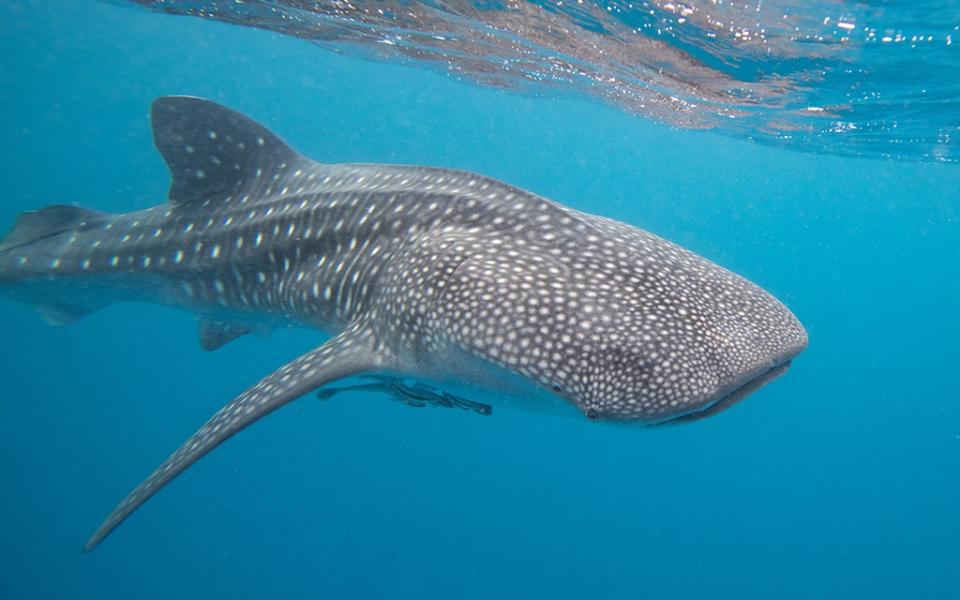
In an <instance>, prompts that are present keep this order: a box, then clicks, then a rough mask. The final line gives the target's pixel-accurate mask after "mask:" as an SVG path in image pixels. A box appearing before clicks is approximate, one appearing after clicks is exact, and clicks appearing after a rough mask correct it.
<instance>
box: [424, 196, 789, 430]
mask: <svg viewBox="0 0 960 600" xmlns="http://www.w3.org/2000/svg"><path fill="white" fill-rule="evenodd" d="M577 216H578V217H580V218H583V219H584V220H587V219H590V220H589V221H587V224H588V225H589V226H590V227H592V228H593V229H592V232H594V233H591V230H590V229H587V231H586V232H585V233H583V234H581V235H580V236H579V237H574V236H570V237H569V238H567V239H566V240H564V241H565V244H566V245H565V246H562V247H561V248H560V250H553V251H551V250H549V249H548V250H541V251H538V252H533V251H531V250H529V249H528V250H525V251H518V250H516V249H509V250H507V251H503V252H498V253H496V254H486V253H485V254H484V257H483V259H482V260H480V259H477V260H473V261H469V262H467V263H464V264H463V265H461V266H460V267H459V268H458V269H457V275H456V277H455V281H453V282H451V283H450V284H448V285H447V289H446V291H445V292H444V294H443V296H442V298H443V300H444V301H443V302H442V303H441V304H442V305H443V306H442V308H441V309H440V312H441V313H443V314H444V317H443V319H441V321H442V322H444V323H445V330H446V331H447V332H448V334H449V335H452V336H453V337H454V339H457V340H458V341H459V343H460V345H461V346H465V347H466V348H467V349H469V350H470V351H472V352H473V353H475V354H479V355H481V356H483V357H485V358H487V359H488V360H491V361H492V362H494V363H496V364H498V365H501V366H504V367H507V368H508V369H509V370H511V371H513V372H515V373H517V374H519V375H521V376H522V377H524V378H526V379H527V380H529V381H533V382H536V383H537V384H538V385H539V386H541V387H542V388H545V389H547V390H549V391H551V392H553V393H554V394H555V395H558V396H560V397H562V398H564V399H566V400H567V401H568V402H569V403H571V404H573V405H574V406H575V407H576V408H577V409H578V410H579V412H581V413H582V414H583V415H585V416H586V417H588V418H589V419H591V420H599V421H631V422H638V423H643V424H660V423H666V422H677V421H686V420H692V419H696V418H700V417H704V416H708V415H711V414H714V413H716V412H719V411H720V410H723V409H724V408H727V407H729V406H730V405H732V404H733V403H735V402H736V401H738V400H740V399H742V398H743V397H745V396H746V395H748V394H749V393H751V392H752V391H755V390H756V389H757V388H759V387H760V386H761V385H763V384H764V383H767V382H769V381H770V380H772V379H774V378H775V377H777V376H778V375H780V374H782V373H783V372H784V371H786V369H787V367H788V366H789V365H790V361H791V360H792V359H793V358H794V357H795V356H796V355H797V354H799V353H800V352H802V351H803V349H804V348H806V345H807V333H806V331H805V330H804V328H803V326H802V325H801V324H800V322H799V321H798V320H797V318H796V317H795V316H794V315H793V313H791V312H790V310H789V309H787V307H786V306H784V305H783V304H781V303H780V302H779V301H778V300H777V299H776V298H774V297H773V296H772V295H770V294H769V293H767V292H766V291H764V290H762V289H761V288H759V287H758V286H756V285H754V284H753V283H751V282H749V281H747V280H746V279H744V278H742V277H740V276H738V275H736V274H734V273H731V272H730V271H727V270H726V269H724V268H722V267H720V266H718V265H716V264H714V263H712V262H710V261H708V260H706V259H704V258H702V257H700V256H697V255H696V254H694V253H692V252H689V251H687V250H684V249H683V248H681V247H679V246H677V245H675V244H672V243H671V242H668V241H666V240H663V239H660V238H658V237H656V236H654V235H651V234H649V233H646V232H643V231H641V230H639V229H636V228H633V227H630V226H628V225H624V224H622V223H616V222H612V221H607V220H600V219H595V218H592V217H588V216H584V215H580V214H577ZM479 239H480V238H477V240H479ZM478 243H479V242H478Z"/></svg>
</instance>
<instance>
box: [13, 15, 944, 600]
mask: <svg viewBox="0 0 960 600" xmlns="http://www.w3.org/2000/svg"><path fill="white" fill-rule="evenodd" d="M133 4H134V3H121V2H114V3H105V2H96V1H92V0H91V1H80V0H43V1H41V0H33V1H28V0H8V1H5V2H3V3H0V161H2V164H3V165H4V167H3V176H2V179H0V181H2V184H3V186H4V187H3V193H2V194H0V229H3V230H7V229H9V227H10V226H12V224H13V221H14V219H15V217H16V215H17V213H19V212H21V211H24V210H29V209H34V208H39V207H42V206H45V205H47V204H55V203H77V204H80V205H84V206H89V207H91V208H96V209H99V210H106V211H116V212H122V211H130V210H135V209H142V208H146V207H148V206H152V205H155V204H158V203H160V202H163V201H164V198H165V196H166V189H167V186H168V183H169V177H168V172H167V170H166V167H165V165H164V164H163V162H162V160H161V158H160V156H159V155H158V154H157V153H156V151H155V149H154V148H153V145H152V141H151V138H150V131H149V126H148V120H147V114H148V109H149V105H150V102H151V101H152V100H153V99H154V98H155V97H156V96H160V95H165V94H191V95H198V96H204V97H208V98H211V99H213V100H216V101H218V102H222V103H224V104H226V105H228V106H230V107H231V108H234V109H236V110H238V111H240V112H243V113H245V114H248V115H250V116H251V117H252V118H255V119H257V120H259V121H261V122H263V123H264V124H265V125H267V126H269V127H270V128H271V129H273V130H274V131H276V132H277V133H278V134H279V135H281V136H282V137H283V138H284V139H286V140H287V141H288V142H290V143H291V145H293V146H294V147H295V148H297V149H298V150H300V151H301V152H303V153H304V154H306V155H307V156H310V157H312V158H314V159H316V160H319V161H322V162H350V161H355V162H394V163H420V164H430V165H436V166H444V167H454V168H462V169H468V170H471V171H477V172H480V173H484V174H486V175H490V176H493V177H496V178H498V179H502V180H505V181H507V182H510V183H512V184H515V185H518V186H520V187H523V188H526V189H529V190H531V191H534V192H537V193H539V194H542V195H544V196H547V197H549V198H552V199H554V200H557V201H560V202H562V203H565V204H568V205H571V206H573V207H575V208H578V209H580V210H585V211H589V212H594V213H599V214H603V215H606V216H610V217H614V218H617V219H621V220H624V221H626V222H629V223H632V224H634V225H637V226H639V227H642V228H644V229H647V230H650V231H652V232H654V233H656V234H658V235H660V236H663V237H665V238H667V239H670V240H672V241H675V242H677V243H680V244H681V245H683V246H685V247H687V248H690V249H691V250H693V251H695V252H697V253H699V254H702V255H703V256H706V257H707V258H709V259H711V260H713V261H715V262H718V263H719V264H721V265H723V266H725V267H727V268H730V269H731V270H733V271H736V272H737V273H740V274H742V275H744V276H746V277H747V278H749V279H751V280H753V281H755V282H756V283H758V284H759V285H761V286H762V287H764V288H766V289H767V290H769V291H770V292H772V293H773V294H774V295H776V296H777V297H778V298H780V299H781V300H782V301H784V303H786V304H787V305H788V306H789V307H790V308H791V309H792V310H793V311H794V312H795V313H796V314H797V316H798V317H799V318H800V319H801V321H802V322H803V323H804V325H805V326H806V328H807V330H808V332H809V335H810V347H809V349H808V350H807V351H806V352H805V353H804V354H802V355H801V356H800V357H798V358H797V359H796V360H795V361H794V364H793V366H792V367H791V369H790V370H789V371H788V373H787V374H786V375H785V376H784V377H782V378H781V379H779V380H777V381H776V382H774V383H772V384H770V385H769V386H768V387H766V388H764V389H763V390H761V391H759V392H757V393H756V394H755V395H753V396H751V397H750V398H748V399H746V400H745V401H743V402H742V403H740V404H738V405H737V406H735V407H734V408H732V409H731V410H729V411H727V412H724V413H722V414H720V415H718V416H715V417H712V418H709V419H705V420H703V421H699V422H696V423H692V424H687V425H682V426H676V427H663V428H652V429H642V428H629V427H611V426H603V425H596V424H592V423H589V422H587V421H586V420H585V419H584V420H582V421H578V420H570V419H562V418H551V417H543V416H538V415H532V414H526V413H519V412H510V411H508V410H498V411H496V412H495V414H494V415H492V416H490V417H481V416H478V415H475V414H471V413H467V412H464V411H448V410H440V409H415V408H411V407H407V406H403V405H401V404H400V403H397V402H392V401H390V400H388V399H385V398H384V397H382V396H372V395H364V394H359V393H358V394H351V395H347V394H344V395H341V396H337V397H336V398H334V399H331V400H329V401H325V402H321V401H319V400H316V399H315V398H312V397H309V396H308V397H306V398H304V399H302V400H300V401H298V402H296V403H293V404H291V405H290V406H288V407H286V408H284V409H283V410H281V411H279V412H277V413H276V414H274V415H271V416H270V417H269V418H267V419H264V420H263V421H262V422H258V423H256V424H255V425H254V426H252V427H250V428H249V429H247V430H245V431H243V432H242V433H241V434H239V435H237V436H236V437H235V438H234V439H231V440H230V441H229V442H228V443H226V444H224V445H223V446H222V447H221V448H219V449H218V450H217V451H216V452H214V453H212V454H211V455H210V456H208V457H207V458H205V459H204V460H202V461H201V462H200V463H198V464H197V465H196V466H194V467H193V468H192V469H190V470H189V472H188V473H186V474H185V475H184V476H182V477H181V478H179V479H178V480H177V481H175V482H174V483H173V484H172V485H170V486H169V488H168V489H166V490H164V491H163V492H162V493H161V494H159V495H158V496H157V497H156V498H155V499H154V500H153V501H151V502H150V503H149V504H148V505H146V506H145V507H144V508H143V509H142V510H140V511H138V512H137V514H136V515H134V516H133V517H132V518H131V519H130V520H129V522H127V523H126V524H124V526H123V527H121V528H119V529H118V530H117V531H116V532H115V533H114V534H113V535H111V536H110V538H109V539H108V540H106V541H105V542H104V543H103V544H102V546H100V547H99V548H97V550H96V551H95V552H92V553H89V554H83V553H82V552H81V549H82V546H83V543H84V541H85V540H86V539H87V537H88V536H89V535H90V533H91V532H92V531H93V529H94V528H95V527H96V526H97V525H98V524H99V522H100V520H101V519H102V518H103V517H104V516H106V514H107V513H108V512H109V511H110V510H111V509H112V508H113V506H114V505H115V504H116V502H117V501H118V500H119V499H120V498H122V497H123V495H124V494H126V493H127V492H128V491H129V490H130V489H131V488H132V487H133V486H134V485H136V484H137V483H138V482H139V481H140V480H141V479H142V478H143V477H144V476H145V475H146V474H148V473H149V471H150V470H151V469H153V468H154V467H155V466H156V465H157V464H159V462H160V461H161V460H162V459H163V458H165V457H166V456H167V455H168V454H169V453H170V452H171V451H173V450H174V449H175V448H176V447H177V446H178V445H179V444H180V443H181V442H182V441H183V440H184V439H185V438H186V437H187V436H188V435H189V434H190V433H192V432H193V431H194V430H195V429H196V428H197V427H198V426H199V425H201V424H202V423H203V422H204V421H205V420H206V419H207V418H208V417H209V416H210V415H212V414H213V413H214V412H215V411H216V410H217V409H218V408H219V407H220V406H221V405H223V404H224V403H225V402H226V401H228V400H229V399H230V398H232V397H233V396H234V395H235V394H236V393H237V392H239V391H241V390H243V389H244V388H246V387H247V386H248V385H249V384H251V383H253V382H254V381H255V380H257V379H259V378H260V377H261V376H263V375H265V374H267V373H269V372H270V371H272V370H273V369H274V368H276V367H277V366H279V365H280V364H282V363H284V362H286V361H288V360H289V359H291V358H293V357H295V356H297V355H299V354H301V353H303V352H305V351H306V350H308V349H309V348H312V347H314V346H316V345H317V344H318V343H319V341H321V340H322V336H320V335H319V334H318V333H316V332H312V331H307V330H292V329H291V330H282V331H277V332H275V333H273V334H272V335H270V336H269V337H268V338H258V337H255V336H249V337H245V338H241V339H239V340H237V341H235V342H232V343H231V344H229V345H227V346H226V347H224V348H222V349H220V350H218V351H217V352H213V353H205V352H203V351H201V350H200V348H199V345H198V343H197V339H196V326H195V323H194V319H193V317H191V316H190V315H189V314H187V313H185V312H178V311H175V310H172V309H167V308H161V307H155V306H149V305H128V304H120V305H116V306H112V307H110V308H108V309H106V310H103V311H100V312H98V313H95V314H93V315H91V316H89V317H87V318H85V319H84V320H82V321H80V322H78V323H76V324H74V325H72V326H70V327H66V328H53V327H49V326H47V325H45V324H44V323H43V322H42V321H41V320H40V319H39V318H38V317H37V316H36V315H35V314H34V312H33V311H32V310H31V309H30V308H29V307H25V306H21V305H19V304H15V303H13V302H11V301H9V300H7V299H2V300H0V352H2V357H3V361H2V363H0V374H2V381H3V382H4V389H3V393H2V395H0V598H4V599H5V598H171V597H184V598H226V597H230V598H263V597H348V598H396V597H416V598H425V597H457V598H488V597H501V598H519V597H536V598H539V597H552V598H583V597H599V598H666V597H669V598H771V597H776V598H859V597H862V598H902V597H912V598H960V582H958V578H957V573H960V551H958V547H957V540H958V539H960V519H958V515H960V399H958V395H957V382H958V380H960V378H958V364H957V362H958V361H957V359H958V358H960V343H958V340H960V319H958V317H957V314H958V306H960V268H958V265H957V263H958V260H957V259H958V256H960V249H958V242H960V209H958V206H960V202H958V201H960V198H958V196H960V193H958V192H960V170H958V167H957V166H956V165H954V164H948V163H950V162H952V160H950V158H951V157H952V156H953V157H955V156H956V150H955V145H953V144H955V138H956V134H953V136H954V137H953V138H952V139H951V138H949V137H948V138H947V139H946V140H945V139H944V138H943V133H942V132H939V133H936V134H935V135H934V137H935V138H937V139H939V140H940V142H939V143H940V144H941V145H942V146H944V149H942V151H940V152H932V151H931V150H930V140H929V139H926V138H923V136H920V135H916V136H913V135H908V136H906V137H904V138H898V140H899V141H896V142H895V144H896V145H897V146H898V147H901V148H903V151H902V152H898V153H897V155H898V156H900V157H901V158H902V159H906V158H913V159H919V160H921V161H926V162H910V161H906V160H901V161H894V160H885V159H882V158H877V157H878V156H882V155H884V154H889V153H886V152H876V153H871V152H869V151H862V149H863V148H869V138H868V139H866V140H864V139H858V141H857V143H856V144H855V145H853V146H850V147H847V148H846V150H844V149H838V148H837V147H833V146H827V145H817V144H800V145H798V146H797V147H799V148H802V149H804V150H806V151H805V152H800V151H796V150H793V149H789V148H790V147H791V144H790V143H787V142H784V143H780V142H783V140H782V138H781V137H776V139H774V138H771V139H768V140H766V141H765V143H763V144H759V143H751V142H749V141H744V139H745V138H752V137H753V136H751V135H749V134H748V133H744V132H742V131H739V130H738V131H732V132H731V131H727V132H725V133H728V134H729V135H718V134H717V133H715V132H710V131H703V130H701V129H702V128H701V127H700V126H699V125H696V126H694V125H691V124H689V123H677V122H671V121H670V120H668V119H656V118H654V117H655V115H653V116H651V115H644V114H639V115H638V114H635V113H633V112H631V111H627V110H623V107H622V106H621V105H618V104H617V103H616V102H613V103H606V102H598V101H597V99H596V98H594V97H591V96H590V95H589V94H583V93H581V92H582V90H578V89H574V88H571V89H568V90H567V92H566V93H556V94H550V93H544V92H543V91H540V92H538V93H533V94H531V93H520V92H525V90H512V91H511V90H505V89H503V87H509V86H496V85H477V84H476V83H475V82H472V81H470V80H468V79H459V80H458V78H451V77H448V76H445V75H443V74H440V73H438V72H436V70H435V69H434V70H430V69H421V68H416V67H415V66H413V65H410V64H408V65H400V64H396V63H395V62H377V61H372V60H367V58H370V57H369V56H367V57H358V56H357V55H354V54H351V53H338V52H331V51H329V50H324V49H322V48H318V47H317V46H316V45H314V44H311V43H309V42H308V41H304V40H301V39H295V38H294V37H290V36H286V35H281V34H280V33H277V32H275V31H266V30H263V29H253V28H248V27H240V26H237V25H228V24H223V23H218V22H214V21H212V20H201V19H191V18H185V17H178V16H170V15H164V14H161V13H159V12H151V11H148V10H144V9H143V8H142V7H138V6H134V5H133ZM182 4H183V5H191V6H192V5H196V4H198V3H195V2H185V3H182ZM210 4H212V5H221V4H229V3H222V2H214V3H210ZM240 4H242V3H240ZM896 4H897V3H891V6H892V7H895V6H896ZM922 4H925V3H911V6H913V7H914V8H915V7H916V6H917V5H922ZM929 5H930V6H931V7H933V5H937V6H938V7H939V8H943V7H944V6H946V7H952V8H953V10H954V12H956V7H955V6H954V4H953V3H949V2H947V3H945V2H930V3H929ZM890 10H891V11H893V10H894V8H891V9H890ZM938 14H940V15H941V16H942V17H943V16H946V15H947V14H948V13H946V12H941V13H937V12H936V11H931V14H930V19H931V20H932V21H933V22H934V23H936V22H937V21H936V19H937V15H938ZM940 25H942V26H944V27H947V26H948V25H949V27H947V29H951V28H953V27H954V26H953V23H952V22H950V23H941V24H940ZM267 29H270V28H269V27H268V28H267ZM842 29H843V28H842ZM881 35H882V33H881ZM950 48H951V50H950V51H951V52H953V55H954V56H955V55H956V53H957V52H960V48H958V47H957V45H955V44H954V45H951V46H950ZM953 60H954V61H955V60H956V59H955V58H954V59H953ZM925 65H928V67H929V72H926V71H924V68H926V67H925ZM903 68H906V67H903ZM688 75H689V74H688ZM909 75H910V76H911V77H913V78H914V79H915V80H920V81H922V80H923V79H924V77H925V76H926V75H929V78H930V79H931V81H937V85H938V90H939V93H940V95H941V97H942V98H943V99H944V101H943V103H942V104H943V107H942V110H943V112H942V113H940V114H933V115H931V113H930V111H931V110H934V111H935V108H931V107H930V106H924V107H923V110H922V111H918V114H920V113H922V116H923V117H924V118H927V119H929V120H931V121H936V122H939V123H941V124H942V125H943V128H944V129H949V128H951V127H952V128H953V130H956V127H957V126H958V125H960V120H958V119H957V118H956V117H957V115H956V114H955V112H956V111H955V109H954V108H953V104H952V103H955V98H956V97H957V95H958V93H960V88H958V85H960V84H958V83H957V82H958V81H960V79H953V80H947V81H944V80H943V79H942V71H941V70H940V69H939V68H938V67H937V65H936V64H935V63H933V62H930V63H929V64H928V63H926V62H924V61H923V60H917V61H915V63H914V64H913V66H912V67H911V70H910V73H909ZM903 76H906V75H905V73H901V72H897V71H895V70H887V71H883V70H877V71H876V73H875V74H874V75H873V76H872V78H871V79H870V84H871V85H872V86H874V88H876V89H881V90H882V89H884V79H883V77H888V78H889V80H888V84H889V86H890V89H895V88H896V86H898V85H900V84H901V83H902V77H903ZM487 83H489V82H487ZM601 96H603V95H602V94H601ZM908 108H909V107H908ZM645 117H651V118H645ZM663 123H666V124H667V125H672V127H668V126H667V125H665V124H663ZM887 133H889V132H887ZM760 141H764V140H760ZM885 143H894V142H890V139H889V136H888V139H886V142H885ZM911 143H915V144H916V147H910V144H911ZM777 146H783V147H777ZM851 154H859V155H862V156H873V157H874V158H870V159H867V158H856V157H853V156H841V155H851ZM938 161H939V162H938ZM474 399H476V400H483V396H482V394H479V395H478V396H477V397H475V398H474Z"/></svg>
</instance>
